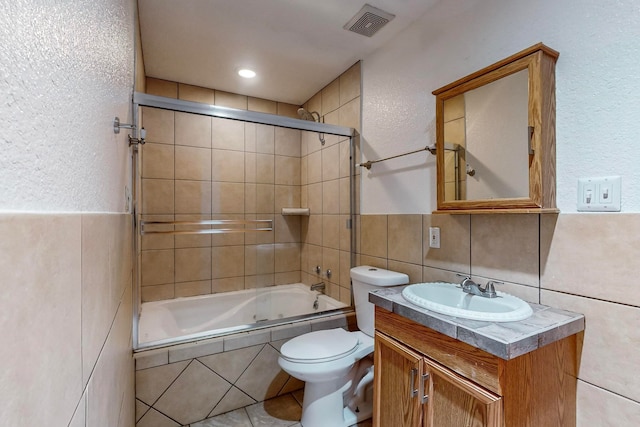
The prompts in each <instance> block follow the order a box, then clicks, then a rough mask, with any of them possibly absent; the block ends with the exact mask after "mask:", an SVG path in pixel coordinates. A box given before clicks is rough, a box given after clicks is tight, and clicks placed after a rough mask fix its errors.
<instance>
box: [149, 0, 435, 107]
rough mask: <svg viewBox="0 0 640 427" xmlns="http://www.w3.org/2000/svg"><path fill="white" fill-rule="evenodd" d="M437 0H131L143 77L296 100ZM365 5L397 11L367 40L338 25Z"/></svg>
mask: <svg viewBox="0 0 640 427" xmlns="http://www.w3.org/2000/svg"><path fill="white" fill-rule="evenodd" d="M437 1H438V0H138V5H139V6H138V7H139V13H140V29H141V34H142V35H141V39H142V50H143V56H144V63H145V69H146V74H147V76H149V77H156V78H160V79H165V80H171V81H177V82H181V83H188V84H192V85H196V86H203V87H208V88H214V89H218V90H224V91H227V92H233V93H239V94H242V95H248V96H253V97H257V98H265V99H270V100H274V101H280V102H287V103H291V104H296V105H302V104H303V103H304V102H306V101H307V100H308V99H309V98H310V97H311V96H313V95H314V94H315V93H316V92H318V91H319V90H320V89H322V88H323V87H324V86H326V85H327V84H328V83H330V82H331V81H332V80H333V79H335V78H336V77H337V76H339V75H340V74H341V73H342V72H344V71H346V70H347V69H348V68H349V67H350V66H351V65H353V64H355V63H356V62H357V61H359V60H361V59H363V58H365V57H366V56H367V55H368V54H370V53H371V52H373V51H374V50H375V49H377V48H378V47H380V46H382V45H383V44H384V43H386V42H387V41H388V40H390V39H392V38H393V37H394V36H395V35H396V34H398V33H399V32H401V31H402V30H403V29H404V28H406V27H407V26H408V25H410V24H411V23H412V22H413V21H414V20H416V19H418V18H419V17H421V16H422V15H423V14H424V13H426V12H427V10H428V9H429V8H430V7H431V6H432V5H433V4H435V3H437ZM365 2H368V3H369V4H370V5H372V6H374V7H377V8H379V9H382V10H384V11H386V12H389V13H391V14H394V15H396V17H395V18H394V19H393V20H392V21H391V22H389V23H388V24H387V25H386V26H384V27H383V28H382V29H381V30H380V31H379V32H378V33H376V34H375V35H374V36H373V37H371V38H369V37H366V36H362V35H359V34H356V33H353V32H350V31H347V30H344V29H343V28H342V27H343V26H344V25H345V24H346V23H347V22H348V21H349V20H350V19H351V18H352V17H353V16H354V15H355V14H356V13H357V12H358V11H359V10H360V9H361V8H362V6H363V5H364V4H365ZM238 68H251V69H253V70H255V71H256V72H257V73H258V76H257V77H256V78H254V79H251V80H246V79H242V78H240V77H238V75H237V69H238Z"/></svg>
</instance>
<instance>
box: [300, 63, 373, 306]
mask: <svg viewBox="0 0 640 427" xmlns="http://www.w3.org/2000/svg"><path fill="white" fill-rule="evenodd" d="M360 82H361V67H360V63H359V62H358V63H356V64H355V65H353V66H352V67H351V68H349V69H348V70H347V71H345V72H344V73H343V74H342V75H340V76H339V77H338V78H336V79H335V80H334V81H333V82H331V83H329V84H328V85H327V86H326V87H325V88H324V89H322V90H321V91H320V92H318V93H317V94H316V95H314V96H313V97H312V98H311V99H309V101H307V102H306V103H305V104H304V107H305V108H306V109H307V110H308V111H317V112H318V113H319V114H320V116H321V117H322V121H323V122H324V123H330V124H333V125H339V126H346V127H351V128H353V129H355V138H354V145H355V150H356V154H355V159H359V158H360V155H359V152H360V149H359V145H360V143H359V141H360V111H361V102H360V94H361V91H360ZM325 141H326V142H325V145H324V146H323V145H322V144H321V142H320V141H319V139H318V136H317V135H315V134H310V133H306V134H305V135H303V145H302V150H303V153H302V155H303V157H302V193H301V203H302V206H303V207H308V208H310V211H311V215H310V216H309V217H305V218H303V220H302V242H303V249H302V281H303V283H306V284H311V283H316V282H319V281H324V282H325V285H326V286H327V293H328V294H329V295H330V296H331V297H333V298H335V299H339V300H340V301H342V302H344V303H345V304H351V280H350V277H349V270H350V268H351V259H350V250H351V240H350V239H351V233H350V232H351V230H350V229H349V228H347V220H348V219H349V213H350V208H349V194H350V193H349V191H350V187H349V175H350V173H352V170H351V168H352V164H353V161H351V160H350V158H349V155H350V154H349V140H348V139H344V138H342V139H340V138H336V137H331V136H329V135H326V136H325ZM356 161H357V160H356ZM355 173H356V174H357V176H356V183H355V184H356V188H355V193H356V194H355V198H356V204H355V205H356V210H355V212H354V214H356V215H357V214H358V213H359V203H357V200H359V196H358V194H359V181H360V180H359V179H358V178H359V174H360V171H359V170H356V171H355ZM316 266H319V267H320V269H321V274H320V275H317V274H316V273H315V268H316ZM327 270H331V275H330V277H329V276H328V275H327Z"/></svg>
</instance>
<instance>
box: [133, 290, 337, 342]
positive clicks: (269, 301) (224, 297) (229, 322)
mask: <svg viewBox="0 0 640 427" xmlns="http://www.w3.org/2000/svg"><path fill="white" fill-rule="evenodd" d="M345 307H348V306H347V305H346V304H344V303H342V302H340V301H337V300H335V299H333V298H331V297H329V296H327V295H322V294H319V293H318V292H315V291H310V290H309V286H307V285H304V284H302V283H296V284H291V285H278V286H270V287H267V288H259V289H246V290H242V291H235V292H227V293H220V294H211V295H201V296H196V297H187V298H176V299H172V300H164V301H154V302H145V303H142V307H141V310H140V319H139V322H138V341H139V342H138V348H145V347H150V346H158V345H164V344H170V343H174V342H184V341H189V340H194V339H198V338H204V337H209V336H212V335H218V334H220V335H222V334H227V333H233V332H237V331H241V330H246V329H251V328H256V327H266V326H272V325H275V324H278V323H282V322H284V321H285V319H286V320H287V321H294V320H299V319H304V318H307V317H308V316H309V315H312V314H315V313H322V312H331V311H333V310H337V309H341V308H345Z"/></svg>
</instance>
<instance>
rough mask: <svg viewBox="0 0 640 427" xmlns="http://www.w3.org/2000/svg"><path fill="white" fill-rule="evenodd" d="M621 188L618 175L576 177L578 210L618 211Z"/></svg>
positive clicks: (620, 180) (620, 179)
mask: <svg viewBox="0 0 640 427" xmlns="http://www.w3.org/2000/svg"><path fill="white" fill-rule="evenodd" d="M621 188H622V178H620V177H619V176H604V177H598V178H580V179H578V211H580V212H620V191H621Z"/></svg>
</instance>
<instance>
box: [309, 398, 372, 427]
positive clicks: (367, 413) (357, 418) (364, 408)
mask: <svg viewBox="0 0 640 427" xmlns="http://www.w3.org/2000/svg"><path fill="white" fill-rule="evenodd" d="M372 415H373V400H371V401H369V402H363V403H362V404H360V405H358V411H357V412H356V411H354V410H352V409H351V408H349V407H348V406H347V407H346V408H344V414H343V418H344V424H343V425H344V427H349V426H353V425H356V424H358V423H359V422H361V421H364V420H368V419H369V418H371V416H372ZM303 427H304V426H303ZM340 427H342V426H340Z"/></svg>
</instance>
